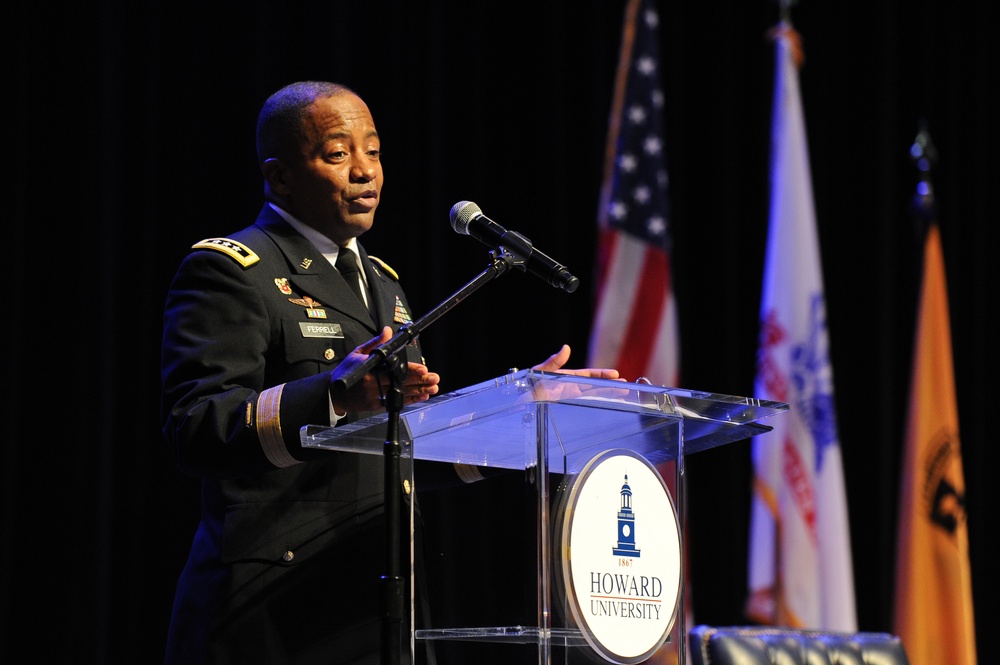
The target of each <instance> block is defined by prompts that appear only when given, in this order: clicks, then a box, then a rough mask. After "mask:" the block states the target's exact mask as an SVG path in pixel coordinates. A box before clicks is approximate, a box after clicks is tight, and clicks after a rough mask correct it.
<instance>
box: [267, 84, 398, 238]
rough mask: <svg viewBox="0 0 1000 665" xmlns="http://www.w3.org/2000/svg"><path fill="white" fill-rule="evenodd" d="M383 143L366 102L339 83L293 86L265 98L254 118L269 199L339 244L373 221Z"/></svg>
mask: <svg viewBox="0 0 1000 665" xmlns="http://www.w3.org/2000/svg"><path fill="white" fill-rule="evenodd" d="M380 148H381V143H380V142H379V137H378V133H377V132H376V131H375V121H374V120H373V119H372V116H371V112H369V110H368V106H366V105H365V103H364V101H362V99H361V98H360V97H358V96H357V94H355V93H354V92H353V91H351V90H350V89H348V88H346V87H344V86H342V85H338V84H335V83H327V82H322V81H304V82H300V83H293V84H291V85H288V86H286V87H284V88H282V89H281V90H279V91H278V92H276V93H274V94H273V95H271V97H270V98H268V100H267V101H266V102H265V103H264V107H263V108H262V109H261V112H260V117H259V118H258V121H257V158H258V161H259V162H260V168H261V172H262V173H263V174H264V179H265V194H266V195H267V198H268V199H269V200H271V201H274V202H275V203H276V204H278V205H279V206H281V207H282V208H284V209H285V210H287V211H288V212H290V213H291V214H292V215H294V216H295V217H296V218H298V219H300V220H301V221H302V222H304V223H305V224H308V225H309V226H311V227H313V228H315V229H316V230H318V231H320V232H321V233H323V234H325V235H326V236H328V237H329V238H331V239H332V240H333V241H334V242H336V243H338V244H344V243H345V242H347V240H348V239H350V238H356V237H357V236H359V235H361V234H362V233H364V232H365V231H367V230H368V229H370V228H371V226H372V222H373V220H374V216H375V208H376V207H378V202H379V196H380V195H381V191H382V163H381V161H380V159H379V153H380Z"/></svg>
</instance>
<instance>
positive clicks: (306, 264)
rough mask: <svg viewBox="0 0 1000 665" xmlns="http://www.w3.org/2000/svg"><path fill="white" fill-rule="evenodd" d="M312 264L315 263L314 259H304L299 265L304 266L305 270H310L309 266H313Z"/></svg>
mask: <svg viewBox="0 0 1000 665" xmlns="http://www.w3.org/2000/svg"><path fill="white" fill-rule="evenodd" d="M312 264H313V260H312V259H302V262H301V263H299V265H300V266H302V269H303V270H309V266H311V265H312Z"/></svg>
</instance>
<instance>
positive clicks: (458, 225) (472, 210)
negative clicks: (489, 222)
mask: <svg viewBox="0 0 1000 665" xmlns="http://www.w3.org/2000/svg"><path fill="white" fill-rule="evenodd" d="M482 214H483V210H482V208H480V207H479V206H477V205H476V204H475V203H473V202H472V201H459V202H458V203H456V204H455V205H453V206H452V207H451V213H450V215H449V216H450V218H451V228H453V229H454V230H455V233H461V234H462V235H464V236H467V235H469V223H470V222H471V221H472V219H473V218H474V217H476V216H478V215H482Z"/></svg>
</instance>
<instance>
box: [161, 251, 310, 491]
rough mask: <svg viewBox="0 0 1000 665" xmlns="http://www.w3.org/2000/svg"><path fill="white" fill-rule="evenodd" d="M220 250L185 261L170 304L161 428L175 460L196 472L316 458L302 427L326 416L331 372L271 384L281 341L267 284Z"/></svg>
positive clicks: (223, 472)
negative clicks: (304, 441)
mask: <svg viewBox="0 0 1000 665" xmlns="http://www.w3.org/2000/svg"><path fill="white" fill-rule="evenodd" d="M253 270H254V267H253V266H251V267H249V268H245V267H243V266H242V265H240V264H239V263H238V262H236V261H233V260H232V259H230V258H228V257H226V256H224V255H223V254H221V253H218V252H211V251H195V252H193V253H192V254H190V255H189V256H188V257H187V258H186V259H185V260H184V262H183V263H182V264H181V266H180V268H179V269H178V272H177V274H176V276H175V278H174V281H173V283H172V284H171V287H170V290H169V292H168V295H167V301H166V306H165V310H164V327H163V340H162V363H161V379H162V407H161V410H162V414H163V416H162V420H163V433H164V436H165V437H166V439H167V442H168V443H169V444H170V446H171V448H172V451H173V454H174V459H175V461H176V463H177V465H178V467H179V468H180V469H181V470H182V471H184V472H185V473H188V474H190V475H193V476H196V477H212V478H225V477H230V478H232V477H239V476H245V475H252V474H257V473H261V472H264V471H267V470H270V469H274V468H281V467H284V466H289V465H291V464H296V463H298V462H300V461H304V460H307V459H310V458H315V457H316V456H317V455H318V454H320V452H319V451H308V450H302V448H301V446H300V444H299V429H300V428H301V427H302V426H303V425H305V424H309V423H317V424H323V423H328V422H329V410H328V383H329V377H328V374H327V373H325V372H324V373H320V374H316V375H314V376H309V377H305V378H299V379H296V380H294V381H289V382H287V383H277V384H274V385H271V383H272V381H271V379H270V377H269V376H268V374H269V372H268V369H267V363H268V362H269V361H271V360H274V361H275V362H278V359H276V358H274V355H275V353H276V352H275V349H278V348H280V339H274V338H275V337H278V336H280V327H276V326H274V325H272V322H271V320H270V316H269V313H268V309H267V304H266V302H265V301H264V298H263V293H262V290H261V289H260V288H259V286H258V285H256V284H255V282H254V279H253V273H252V271H253Z"/></svg>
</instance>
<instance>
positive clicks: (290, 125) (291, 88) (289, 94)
mask: <svg viewBox="0 0 1000 665" xmlns="http://www.w3.org/2000/svg"><path fill="white" fill-rule="evenodd" d="M343 93H349V94H352V95H355V94H357V93H355V92H354V91H353V90H351V89H350V88H348V87H347V86H345V85H341V84H340V83H330V82H328V81H299V82H297V83H291V84H289V85H286V86H285V87H284V88H282V89H281V90H278V91H277V92H276V93H274V94H273V95H271V96H270V97H268V98H267V101H266V102H264V106H263V107H261V109H260V115H259V116H258V117H257V161H258V163H260V164H263V163H264V160H266V159H269V158H271V157H281V156H284V153H286V151H288V150H290V149H291V148H292V147H293V146H298V144H299V143H300V142H301V141H302V116H303V112H304V111H305V109H306V108H307V107H308V106H309V105H310V104H312V103H313V102H314V101H316V100H317V99H322V98H325V97H333V96H334V95H339V94H343Z"/></svg>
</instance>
